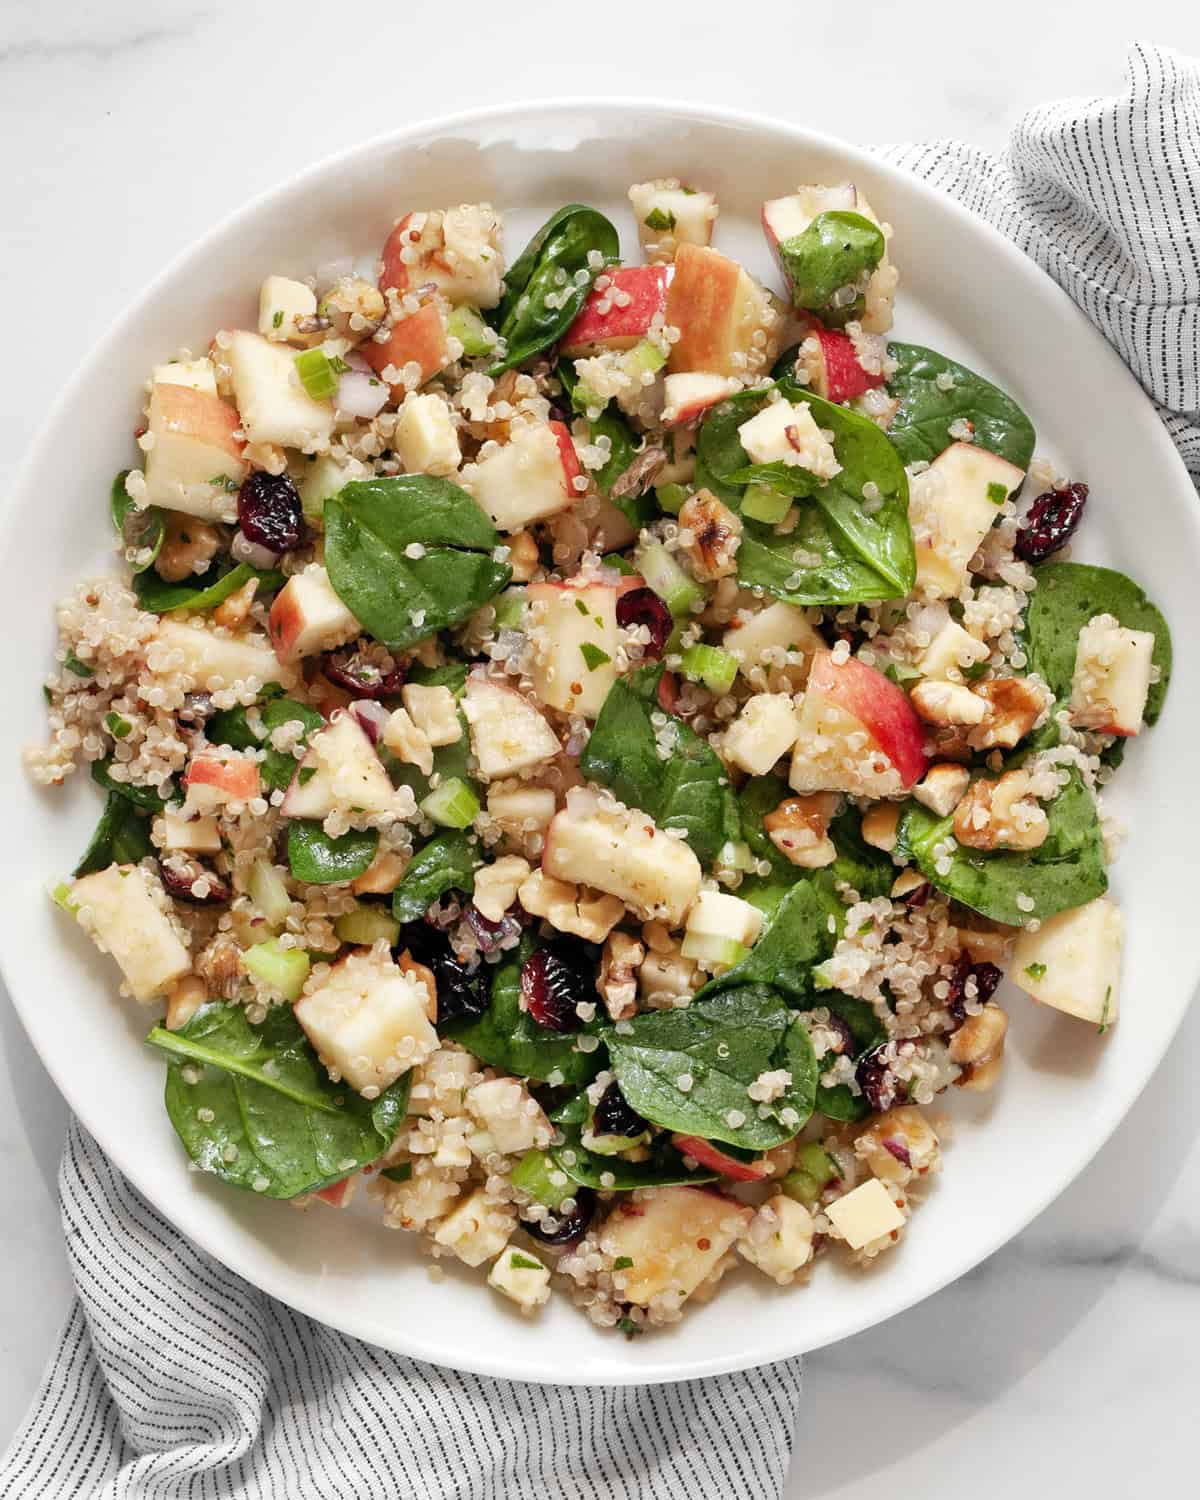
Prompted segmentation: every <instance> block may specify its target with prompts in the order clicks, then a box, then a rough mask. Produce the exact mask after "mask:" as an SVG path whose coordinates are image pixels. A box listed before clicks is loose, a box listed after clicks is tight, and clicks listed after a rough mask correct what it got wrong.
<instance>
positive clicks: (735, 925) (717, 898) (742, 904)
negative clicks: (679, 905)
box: [680, 891, 763, 967]
mask: <svg viewBox="0 0 1200 1500" xmlns="http://www.w3.org/2000/svg"><path fill="white" fill-rule="evenodd" d="M762 924H763V915H762V912H760V911H759V909H758V907H756V906H751V905H750V903H749V901H743V900H742V899H741V897H740V896H730V895H727V894H726V893H725V892H724V891H701V892H700V894H699V896H698V897H697V898H696V902H695V905H694V906H693V907H692V909H691V911H689V912H688V915H687V925H686V927H685V928H684V935H683V947H682V949H681V950H680V951H681V952H682V954H683V956H684V958H690V959H694V960H695V961H696V962H697V963H699V964H704V965H706V966H708V967H711V966H712V965H714V964H721V965H725V966H728V965H730V964H735V963H736V962H737V961H738V959H739V958H740V957H741V956H742V954H743V952H744V951H745V950H746V949H747V948H749V947H750V946H751V945H752V944H753V943H754V942H756V941H757V939H758V935H759V933H760V932H761V931H762Z"/></svg>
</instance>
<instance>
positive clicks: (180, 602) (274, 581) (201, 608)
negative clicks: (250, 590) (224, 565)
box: [133, 563, 283, 615]
mask: <svg viewBox="0 0 1200 1500" xmlns="http://www.w3.org/2000/svg"><path fill="white" fill-rule="evenodd" d="M252 578H257V579H258V593H259V596H260V597H261V596H262V595H263V594H271V593H274V592H275V590H276V589H279V588H282V586H283V574H282V573H278V572H274V571H269V572H263V571H262V570H261V569H259V568H252V567H251V566H250V564H249V563H238V564H237V566H236V567H233V568H230V569H229V570H228V572H225V573H218V572H217V571H216V569H215V568H210V569H209V571H208V572H207V573H204V574H202V575H201V576H200V577H199V578H198V579H197V580H196V582H195V583H166V582H164V581H163V579H161V578H160V577H159V576H158V574H157V573H154V572H149V573H139V574H138V576H137V577H136V578H135V579H134V580H133V591H134V593H135V594H136V595H137V598H138V603H139V604H140V605H141V607H142V608H143V609H146V610H149V611H150V612H151V613H152V614H156V615H162V614H169V613H170V612H171V611H172V610H175V609H188V610H191V611H193V612H194V613H196V614H200V613H207V611H208V610H210V609H216V607H217V605H218V604H224V602H225V600H226V599H228V598H229V596H230V595H231V594H236V593H237V591H238V589H240V588H242V587H243V586H244V585H245V584H247V583H249V582H250V580H251V579H252Z"/></svg>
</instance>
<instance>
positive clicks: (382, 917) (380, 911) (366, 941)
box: [333, 901, 400, 948]
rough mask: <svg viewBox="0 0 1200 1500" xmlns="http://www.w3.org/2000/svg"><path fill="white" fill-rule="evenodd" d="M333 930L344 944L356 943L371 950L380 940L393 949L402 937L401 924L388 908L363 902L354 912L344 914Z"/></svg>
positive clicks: (335, 923)
mask: <svg viewBox="0 0 1200 1500" xmlns="http://www.w3.org/2000/svg"><path fill="white" fill-rule="evenodd" d="M333 930H334V932H335V933H336V934H337V935H338V937H340V938H341V940H342V942H343V943H355V944H358V945H359V946H360V947H363V948H369V947H370V946H371V944H372V943H377V942H378V941H379V939H380V938H383V939H385V941H386V942H387V945H388V947H389V948H390V947H392V946H393V945H394V944H395V942H396V939H397V938H398V937H399V936H400V923H399V922H397V920H396V919H395V917H393V916H392V914H391V912H390V911H389V910H388V908H387V907H386V906H375V905H371V904H370V903H369V902H366V901H361V902H359V904H358V905H357V906H356V907H355V908H354V910H353V911H347V912H343V913H342V915H341V916H340V917H338V919H337V920H336V921H335V922H334V924H333Z"/></svg>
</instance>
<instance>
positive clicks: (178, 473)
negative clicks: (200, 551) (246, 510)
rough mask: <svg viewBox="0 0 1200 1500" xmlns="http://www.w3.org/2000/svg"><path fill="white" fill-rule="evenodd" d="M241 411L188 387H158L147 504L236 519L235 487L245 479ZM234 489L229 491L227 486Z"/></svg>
mask: <svg viewBox="0 0 1200 1500" xmlns="http://www.w3.org/2000/svg"><path fill="white" fill-rule="evenodd" d="M240 428H241V419H240V418H239V416H238V414H237V411H236V410H235V409H234V408H233V407H232V406H230V405H229V403H228V402H227V401H222V400H221V399H220V398H219V397H218V396H216V395H210V394H209V393H208V392H207V391H202V390H196V389H193V388H192V387H191V386H189V385H182V384H178V383H172V382H168V383H166V384H163V385H160V384H158V383H155V385H154V387H153V389H152V390H151V392H150V410H149V414H148V416H147V419H146V429H147V439H148V440H149V439H153V442H152V445H151V447H150V448H148V449H147V450H146V460H145V468H146V503H147V504H148V505H161V506H164V507H165V508H166V509H168V510H181V511H184V512H186V513H187V514H188V515H190V516H201V517H202V518H203V519H205V520H208V521H228V520H233V519H236V517H237V494H236V486H237V485H240V484H241V482H242V480H243V479H244V478H245V476H246V462H245V460H244V459H243V457H242V450H243V448H244V447H245V444H244V443H243V442H242V440H241V438H240V437H237V436H235V434H236V433H237V432H238V431H239V430H240ZM231 484H232V485H233V486H235V489H234V490H230V488H229V485H231Z"/></svg>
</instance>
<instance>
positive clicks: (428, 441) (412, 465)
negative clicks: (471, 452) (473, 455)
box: [392, 392, 462, 477]
mask: <svg viewBox="0 0 1200 1500" xmlns="http://www.w3.org/2000/svg"><path fill="white" fill-rule="evenodd" d="M392 446H393V447H394V448H395V450H396V452H397V454H399V457H400V462H401V463H402V464H403V465H404V469H405V472H406V473H408V474H434V475H438V476H442V477H444V476H445V475H447V474H453V473H454V472H455V470H456V469H457V468H458V466H459V464H460V463H461V462H462V450H461V449H460V448H459V446H458V433H457V432H456V431H455V428H454V423H453V422H452V421H451V419H450V408H449V406H448V405H447V404H446V402H445V401H443V400H442V398H441V396H435V395H434V394H433V393H432V392H427V393H426V394H424V395H410V396H408V397H407V398H406V399H405V402H404V405H403V406H402V407H401V408H400V411H399V414H398V415H397V417H396V430H395V433H394V435H393V441H392Z"/></svg>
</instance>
